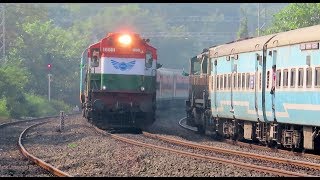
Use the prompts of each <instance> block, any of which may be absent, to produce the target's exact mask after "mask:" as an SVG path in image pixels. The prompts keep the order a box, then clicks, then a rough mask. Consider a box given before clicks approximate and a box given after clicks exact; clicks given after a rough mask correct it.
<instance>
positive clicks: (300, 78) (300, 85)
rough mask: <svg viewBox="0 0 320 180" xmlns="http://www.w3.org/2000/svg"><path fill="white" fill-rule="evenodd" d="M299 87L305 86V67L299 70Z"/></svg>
mask: <svg viewBox="0 0 320 180" xmlns="http://www.w3.org/2000/svg"><path fill="white" fill-rule="evenodd" d="M298 87H303V68H299V70H298Z"/></svg>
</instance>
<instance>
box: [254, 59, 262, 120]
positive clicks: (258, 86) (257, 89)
mask: <svg viewBox="0 0 320 180" xmlns="http://www.w3.org/2000/svg"><path fill="white" fill-rule="evenodd" d="M254 77H255V78H254V79H255V83H254V93H255V95H254V107H255V110H256V116H257V119H259V120H263V118H262V117H261V114H259V109H260V110H261V109H262V107H261V103H260V101H261V99H262V94H261V91H262V55H261V54H260V53H256V61H255V75H254Z"/></svg>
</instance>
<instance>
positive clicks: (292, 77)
mask: <svg viewBox="0 0 320 180" xmlns="http://www.w3.org/2000/svg"><path fill="white" fill-rule="evenodd" d="M295 85H296V69H295V68H293V69H291V71H290V87H291V88H294V87H295Z"/></svg>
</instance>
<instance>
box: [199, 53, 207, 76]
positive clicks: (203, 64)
mask: <svg viewBox="0 0 320 180" xmlns="http://www.w3.org/2000/svg"><path fill="white" fill-rule="evenodd" d="M207 66H208V58H206V56H203V57H202V61H201V73H202V74H207V70H208V67H207Z"/></svg>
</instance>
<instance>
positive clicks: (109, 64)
mask: <svg viewBox="0 0 320 180" xmlns="http://www.w3.org/2000/svg"><path fill="white" fill-rule="evenodd" d="M144 72H145V59H138V58H110V57H107V58H102V59H101V73H104V74H135V75H144Z"/></svg>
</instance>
